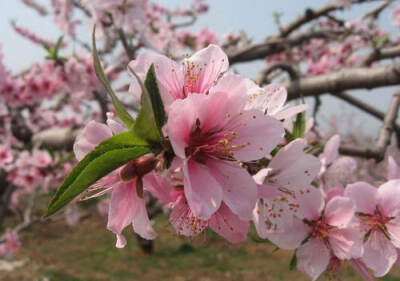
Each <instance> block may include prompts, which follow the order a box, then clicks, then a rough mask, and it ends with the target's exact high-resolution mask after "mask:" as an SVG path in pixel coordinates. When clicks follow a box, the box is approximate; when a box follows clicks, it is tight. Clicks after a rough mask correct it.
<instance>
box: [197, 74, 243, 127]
mask: <svg viewBox="0 0 400 281" xmlns="http://www.w3.org/2000/svg"><path fill="white" fill-rule="evenodd" d="M246 91H247V87H246V79H245V78H244V77H243V76H241V75H237V74H233V73H226V74H225V75H224V76H222V77H221V79H219V80H218V83H217V84H216V85H215V86H213V87H212V88H211V89H210V93H209V96H210V98H209V101H208V106H209V108H206V109H205V110H206V112H205V113H204V115H205V117H209V118H211V120H215V119H216V120H221V121H225V122H226V121H228V120H229V119H230V118H233V117H234V116H236V115H238V114H240V112H241V111H243V108H244V106H245V102H246V95H245V94H246ZM209 112H213V114H209ZM205 120H206V118H204V117H203V123H204V122H205ZM216 122H220V121H216ZM217 124H218V123H217ZM221 125H222V124H221Z"/></svg>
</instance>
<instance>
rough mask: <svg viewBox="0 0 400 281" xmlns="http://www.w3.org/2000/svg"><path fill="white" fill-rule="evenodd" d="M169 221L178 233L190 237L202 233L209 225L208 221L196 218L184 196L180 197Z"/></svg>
mask: <svg viewBox="0 0 400 281" xmlns="http://www.w3.org/2000/svg"><path fill="white" fill-rule="evenodd" d="M169 221H170V222H171V224H172V226H173V227H174V228H175V230H176V232H177V233H178V234H180V235H184V236H188V237H193V236H196V235H198V234H200V233H201V232H202V231H203V230H204V229H205V228H206V227H207V225H208V223H207V221H203V220H200V219H198V218H196V216H195V215H194V214H193V212H192V211H191V210H190V208H189V205H188V203H187V201H186V199H185V197H184V196H180V197H179V198H178V200H177V202H176V203H175V205H174V207H173V209H172V212H171V216H170V218H169Z"/></svg>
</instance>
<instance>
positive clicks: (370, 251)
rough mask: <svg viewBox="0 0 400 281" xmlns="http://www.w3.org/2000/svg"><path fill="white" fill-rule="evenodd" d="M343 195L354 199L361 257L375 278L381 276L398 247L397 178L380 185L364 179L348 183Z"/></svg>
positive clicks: (399, 188)
mask: <svg viewBox="0 0 400 281" xmlns="http://www.w3.org/2000/svg"><path fill="white" fill-rule="evenodd" d="M345 196H347V197H349V198H351V199H353V200H354V202H355V204H356V211H357V216H358V219H359V221H360V224H361V231H362V232H363V234H364V241H365V243H364V254H363V256H362V257H361V260H362V261H363V263H364V264H365V265H366V266H367V267H369V268H370V269H372V270H373V271H374V273H375V276H376V277H382V276H384V275H386V274H387V273H388V272H389V270H390V269H391V267H392V266H393V264H394V263H395V261H396V259H397V251H396V249H397V248H400V216H399V213H400V180H391V181H388V182H386V183H384V184H383V185H381V186H380V187H379V188H375V187H374V186H371V185H370V184H368V183H365V182H357V183H354V184H350V185H348V186H347V187H346V189H345Z"/></svg>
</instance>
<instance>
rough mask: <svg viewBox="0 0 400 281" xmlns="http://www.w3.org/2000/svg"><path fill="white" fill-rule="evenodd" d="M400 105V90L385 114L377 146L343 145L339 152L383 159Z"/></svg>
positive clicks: (378, 159)
mask: <svg viewBox="0 0 400 281" xmlns="http://www.w3.org/2000/svg"><path fill="white" fill-rule="evenodd" d="M399 107H400V92H397V93H395V94H394V95H393V97H392V102H391V103H390V106H389V110H388V112H387V113H386V115H385V118H384V121H383V125H382V128H381V130H380V131H379V135H378V139H377V141H376V146H375V147H374V148H367V149H362V148H359V147H341V148H340V149H339V152H340V153H341V154H344V155H351V156H357V157H363V158H374V159H375V160H377V161H381V160H382V159H383V158H384V157H385V152H386V149H387V147H388V146H389V145H390V139H391V136H392V133H393V129H394V126H395V121H396V118H397V115H398V112H399Z"/></svg>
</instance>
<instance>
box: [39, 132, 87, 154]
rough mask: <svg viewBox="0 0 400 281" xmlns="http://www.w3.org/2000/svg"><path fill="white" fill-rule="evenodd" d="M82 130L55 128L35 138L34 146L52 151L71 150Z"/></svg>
mask: <svg viewBox="0 0 400 281" xmlns="http://www.w3.org/2000/svg"><path fill="white" fill-rule="evenodd" d="M79 133H80V129H72V128H60V127H53V128H50V129H47V130H44V131H42V132H40V133H37V134H35V135H34V136H33V144H34V145H37V146H39V145H44V146H46V147H49V148H52V149H71V148H72V145H73V144H74V141H75V138H76V137H77V135H78V134H79Z"/></svg>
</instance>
